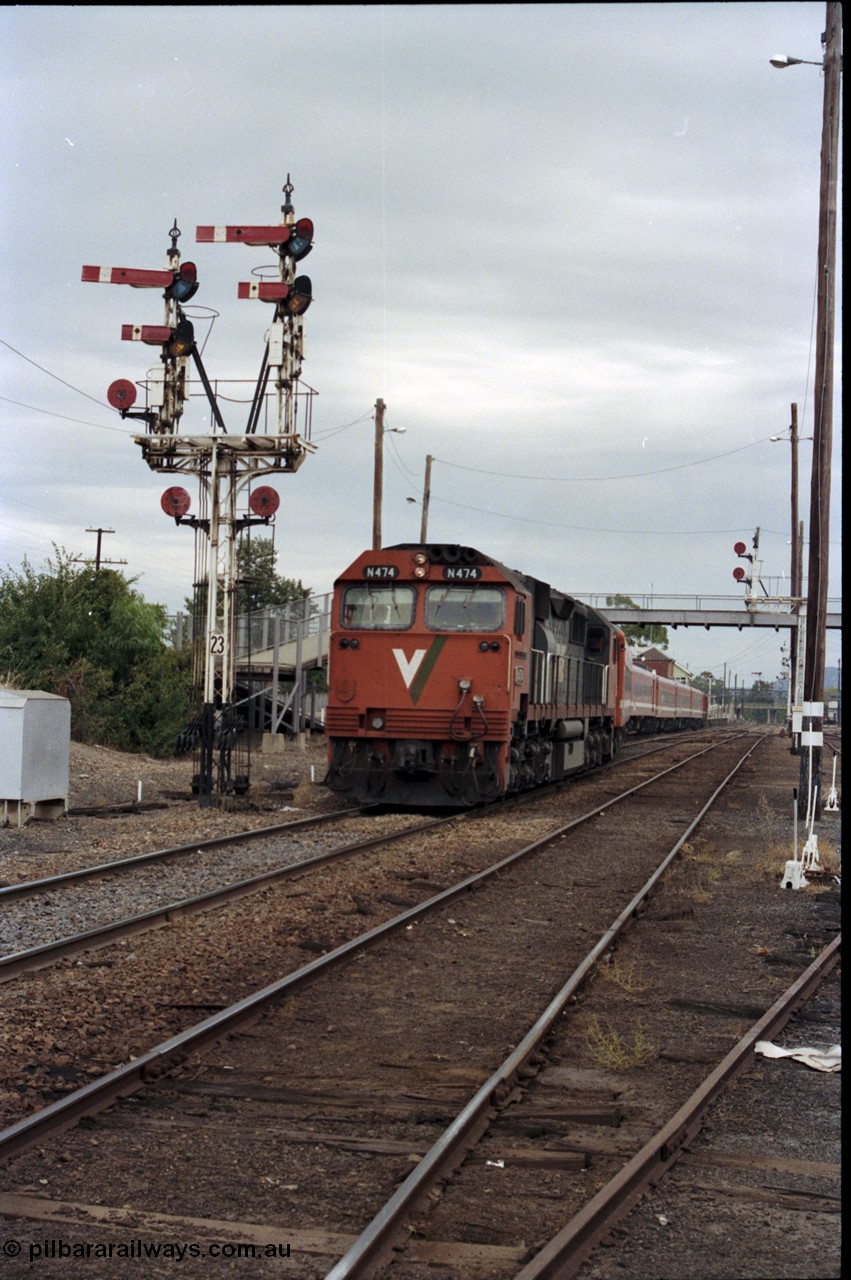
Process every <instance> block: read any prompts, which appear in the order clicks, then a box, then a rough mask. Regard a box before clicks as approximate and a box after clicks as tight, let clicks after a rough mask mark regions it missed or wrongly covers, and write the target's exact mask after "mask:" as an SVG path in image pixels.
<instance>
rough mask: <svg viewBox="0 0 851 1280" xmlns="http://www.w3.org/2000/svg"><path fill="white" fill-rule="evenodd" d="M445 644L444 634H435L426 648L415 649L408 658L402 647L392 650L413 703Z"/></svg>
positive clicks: (423, 686)
mask: <svg viewBox="0 0 851 1280" xmlns="http://www.w3.org/2000/svg"><path fill="white" fill-rule="evenodd" d="M445 644H446V636H435V638H434V639H433V640H432V642H431V644H430V645H429V647H428V648H427V649H415V650H414V652H413V654H412V656H411V657H410V658H409V657H408V656H407V654H406V653H405V650H404V649H394V650H393V657H394V658H395V659H396V665H397V667H398V668H399V671H400V673H401V676H402V679H403V680H404V682H405V688H406V689H407V690H408V691H409V692H410V695H411V701H412V702H413V703H414V704H416V702H417V701H418V699H419V697H420V694H421V693H422V691H423V689H424V688H425V686H426V682H427V680H428V678H429V676H430V675H431V672H432V669H433V667H434V664H435V663H436V662H437V659H438V658H439V657H440V651H441V650H442V648H443V646H444V645H445Z"/></svg>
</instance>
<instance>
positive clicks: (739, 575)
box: [733, 565, 746, 582]
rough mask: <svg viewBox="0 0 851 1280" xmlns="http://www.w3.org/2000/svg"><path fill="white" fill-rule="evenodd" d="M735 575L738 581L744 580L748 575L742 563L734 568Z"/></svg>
mask: <svg viewBox="0 0 851 1280" xmlns="http://www.w3.org/2000/svg"><path fill="white" fill-rule="evenodd" d="M733 577H734V578H735V579H736V581H737V582H744V580H745V577H746V575H745V571H744V569H743V568H742V566H741V565H737V566H736V568H735V569H734V570H733Z"/></svg>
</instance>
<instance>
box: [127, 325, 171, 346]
mask: <svg viewBox="0 0 851 1280" xmlns="http://www.w3.org/2000/svg"><path fill="white" fill-rule="evenodd" d="M171 337H172V331H171V329H170V328H169V327H168V325H167V324H123V325H122V326H121V340H122V342H147V343H148V345H149V346H152V347H156V346H159V345H160V344H162V343H166V342H171Z"/></svg>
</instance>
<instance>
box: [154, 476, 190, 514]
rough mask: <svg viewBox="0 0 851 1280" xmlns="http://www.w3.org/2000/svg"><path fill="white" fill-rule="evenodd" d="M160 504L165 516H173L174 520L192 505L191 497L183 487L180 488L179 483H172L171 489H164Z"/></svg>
mask: <svg viewBox="0 0 851 1280" xmlns="http://www.w3.org/2000/svg"><path fill="white" fill-rule="evenodd" d="M160 506H161V507H162V509H163V511H164V512H165V513H166V515H167V516H174V518H175V520H177V518H178V517H179V516H185V515H186V512H187V511H188V510H189V508H190V507H191V506H192V499H191V498H190V497H189V494H188V493H187V492H186V490H185V489H181V488H180V486H179V485H174V486H173V487H172V488H171V489H166V491H165V493H164V494H163V496H162V497H161V498H160Z"/></svg>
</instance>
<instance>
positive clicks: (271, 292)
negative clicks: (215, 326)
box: [238, 280, 290, 302]
mask: <svg viewBox="0 0 851 1280" xmlns="http://www.w3.org/2000/svg"><path fill="white" fill-rule="evenodd" d="M289 292H290V287H289V285H288V284H285V283H284V281H282V280H281V281H278V280H250V281H249V280H240V282H239V286H238V296H239V297H240V298H259V299H260V301H261V302H279V301H280V300H281V299H282V298H286V297H287V296H288V295H289Z"/></svg>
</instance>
